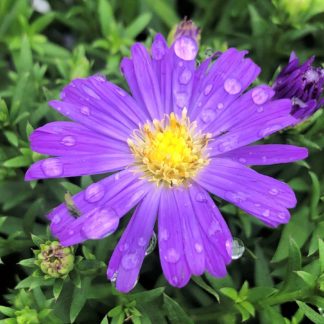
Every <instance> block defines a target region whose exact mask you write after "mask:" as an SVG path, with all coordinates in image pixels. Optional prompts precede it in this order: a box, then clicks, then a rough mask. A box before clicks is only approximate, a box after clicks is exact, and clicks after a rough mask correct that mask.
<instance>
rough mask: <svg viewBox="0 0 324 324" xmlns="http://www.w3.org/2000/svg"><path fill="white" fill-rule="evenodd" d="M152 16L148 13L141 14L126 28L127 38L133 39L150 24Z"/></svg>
mask: <svg viewBox="0 0 324 324" xmlns="http://www.w3.org/2000/svg"><path fill="white" fill-rule="evenodd" d="M151 19H152V15H151V14H150V13H149V12H146V13H143V14H141V15H140V16H139V17H137V18H136V19H135V20H134V21H133V22H132V23H131V24H130V25H129V26H128V27H127V28H126V34H127V35H128V37H129V38H135V37H136V36H137V35H138V34H139V33H140V32H141V31H142V30H143V29H144V28H145V27H146V26H147V25H148V24H149V22H150V20H151Z"/></svg>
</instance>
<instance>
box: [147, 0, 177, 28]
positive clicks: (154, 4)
mask: <svg viewBox="0 0 324 324" xmlns="http://www.w3.org/2000/svg"><path fill="white" fill-rule="evenodd" d="M145 3H146V4H147V6H148V7H150V8H151V10H153V11H154V13H155V14H156V15H157V16H159V17H160V19H161V20H162V21H164V22H165V23H166V24H167V25H168V26H169V27H170V28H171V27H173V26H174V25H175V24H177V23H178V22H179V18H178V17H177V15H176V14H175V11H174V10H173V9H172V8H171V7H170V6H169V5H168V4H167V3H166V2H165V1H163V0H154V1H151V0H145Z"/></svg>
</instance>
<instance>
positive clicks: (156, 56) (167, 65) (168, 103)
mask: <svg viewBox="0 0 324 324" xmlns="http://www.w3.org/2000/svg"><path fill="white" fill-rule="evenodd" d="M151 52H152V64H153V70H154V73H155V75H156V77H157V79H158V82H159V86H160V94H161V101H162V106H163V109H164V113H166V114H169V113H170V112H171V110H172V64H173V63H172V60H173V52H172V50H170V49H169V48H168V45H167V43H166V41H165V39H164V37H163V36H162V35H161V34H157V35H156V36H155V38H154V41H153V44H152V50H151Z"/></svg>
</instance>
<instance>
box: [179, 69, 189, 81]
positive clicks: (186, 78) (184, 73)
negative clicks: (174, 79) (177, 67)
mask: <svg viewBox="0 0 324 324" xmlns="http://www.w3.org/2000/svg"><path fill="white" fill-rule="evenodd" d="M191 77H192V72H191V71H190V70H189V69H184V70H183V71H182V73H181V74H180V75H179V82H180V83H181V84H188V83H189V81H190V80H191Z"/></svg>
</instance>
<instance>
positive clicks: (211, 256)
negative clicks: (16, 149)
mask: <svg viewBox="0 0 324 324" xmlns="http://www.w3.org/2000/svg"><path fill="white" fill-rule="evenodd" d="M197 52H198V45H197V42H196V40H195V38H193V37H191V35H190V34H185V35H182V36H179V37H177V38H176V40H175V41H174V43H173V44H172V46H171V47H170V48H168V46H167V44H166V41H165V39H164V38H163V37H162V36H161V35H159V34H158V35H157V36H156V37H155V39H154V41H153V44H152V49H151V55H150V54H149V53H148V51H147V50H146V48H145V47H144V46H143V45H141V44H135V45H133V47H132V49H131V58H124V59H123V60H122V63H121V71H122V73H123V75H124V76H125V78H126V80H127V82H128V85H129V88H130V90H131V93H132V95H130V94H128V93H127V92H126V91H124V90H122V89H120V88H119V87H118V86H116V85H114V84H113V83H111V82H109V81H106V80H105V78H104V77H102V76H98V75H95V76H92V77H89V78H85V79H76V80H74V81H72V82H71V83H70V84H69V85H68V86H66V87H65V88H64V90H63V91H62V93H61V100H53V101H51V102H50V103H49V104H50V105H51V106H52V107H53V108H54V109H55V110H57V111H58V112H60V113H61V114H63V115H64V116H66V117H68V118H69V119H71V120H72V122H70V121H60V122H52V123H48V124H46V125H45V126H43V127H40V128H38V129H37V130H35V131H34V132H33V133H32V135H31V137H30V140H31V147H32V149H33V150H34V151H36V152H39V153H42V154H48V155H52V156H55V157H51V158H48V159H45V160H41V161H38V162H36V163H35V164H33V165H32V166H31V167H30V169H29V170H28V171H27V174H26V180H35V179H44V178H61V177H74V176H83V175H91V174H101V173H108V172H110V173H111V172H114V174H113V175H110V176H108V177H107V178H105V179H103V180H101V181H99V182H97V183H94V184H91V185H90V186H89V187H88V188H87V189H86V190H85V191H83V192H80V193H78V194H76V195H75V196H73V197H72V199H73V204H74V205H75V208H76V209H77V210H78V214H80V215H79V217H76V216H75V213H71V208H69V207H68V206H67V205H66V204H64V203H63V204H61V205H60V206H58V207H57V208H55V209H54V210H53V211H52V212H51V213H50V214H49V216H48V217H49V219H50V221H51V225H50V228H51V231H52V233H53V235H54V236H56V237H57V238H58V239H59V240H60V243H61V244H62V245H63V246H70V245H74V244H78V243H81V242H83V241H85V240H89V239H101V238H104V237H106V236H108V235H110V234H112V233H113V232H114V231H115V230H116V228H117V227H118V224H119V220H120V218H121V217H123V215H125V214H126V213H127V212H129V211H130V210H131V209H133V208H134V207H136V208H135V212H134V214H133V216H132V217H131V219H130V221H129V223H128V226H127V228H126V230H125V231H124V233H123V235H122V237H121V239H120V241H119V243H118V245H117V247H116V248H115V250H114V252H113V254H112V256H111V258H110V262H109V266H108V270H107V276H108V278H109V279H110V280H111V281H114V282H115V283H116V288H117V289H118V290H120V291H122V292H128V291H130V290H131V289H132V288H133V287H134V285H135V284H136V281H137V278H138V276H139V271H140V267H141V265H142V263H143V260H144V257H145V253H146V250H147V248H148V245H149V242H150V239H151V237H152V235H153V233H154V232H153V230H154V226H155V223H156V220H157V223H158V225H157V227H158V244H159V252H160V260H161V264H162V269H163V272H164V275H165V277H166V279H167V280H168V282H169V283H170V284H171V285H173V286H175V287H183V286H184V285H186V284H187V282H188V281H189V279H190V277H191V275H196V276H198V275H201V274H202V273H204V272H208V273H210V274H212V275H213V276H216V277H223V276H225V275H226V265H227V264H229V263H230V262H231V255H232V237H231V233H230V231H229V229H228V227H227V225H226V223H225V221H224V220H223V218H222V216H221V214H220V212H219V210H218V208H217V207H216V205H215V204H214V201H213V199H212V198H211V196H210V194H209V193H212V194H214V195H217V196H218V197H221V198H222V199H224V200H227V201H228V202H230V203H233V204H235V205H237V206H238V207H240V208H241V209H242V210H244V211H246V212H247V213H249V214H251V215H253V216H254V217H256V218H258V219H259V220H261V221H262V222H264V223H265V224H267V225H269V226H272V227H275V226H278V225H279V224H282V223H287V222H288V220H289V218H290V214H289V211H288V208H293V207H294V206H295V204H296V198H295V195H294V193H293V191H292V190H291V189H290V187H289V186H288V185H286V184H285V183H283V182H280V181H278V180H275V179H273V178H270V177H267V176H264V175H261V174H259V173H257V172H256V171H253V170H252V169H251V168H250V167H249V166H251V165H270V164H276V163H288V162H292V161H296V160H299V159H303V158H305V157H306V156H307V150H306V149H305V148H300V147H295V146H291V145H270V144H268V145H262V144H259V145H251V144H252V143H253V142H255V141H258V140H260V139H262V138H264V137H266V136H269V135H270V134H272V133H274V132H276V131H279V130H281V129H283V128H285V127H287V126H289V125H291V124H293V123H294V122H295V118H294V117H292V116H291V115H290V111H291V101H290V100H287V99H280V100H272V97H273V95H274V91H273V90H272V89H271V88H270V87H268V86H266V85H260V86H257V87H255V88H253V89H250V90H247V89H248V88H249V87H250V85H251V84H252V82H253V81H254V80H255V79H256V77H257V76H258V74H259V73H260V68H259V67H258V66H257V65H256V64H255V63H254V62H253V61H252V60H251V59H249V58H245V55H246V54H247V52H245V51H238V50H236V49H234V48H231V49H229V50H227V51H226V52H224V53H223V54H222V55H220V56H219V57H218V59H217V60H216V61H212V60H211V59H210V58H209V59H207V60H205V61H204V62H202V64H201V65H200V66H198V67H197V66H196V62H195V57H196V55H197Z"/></svg>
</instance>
